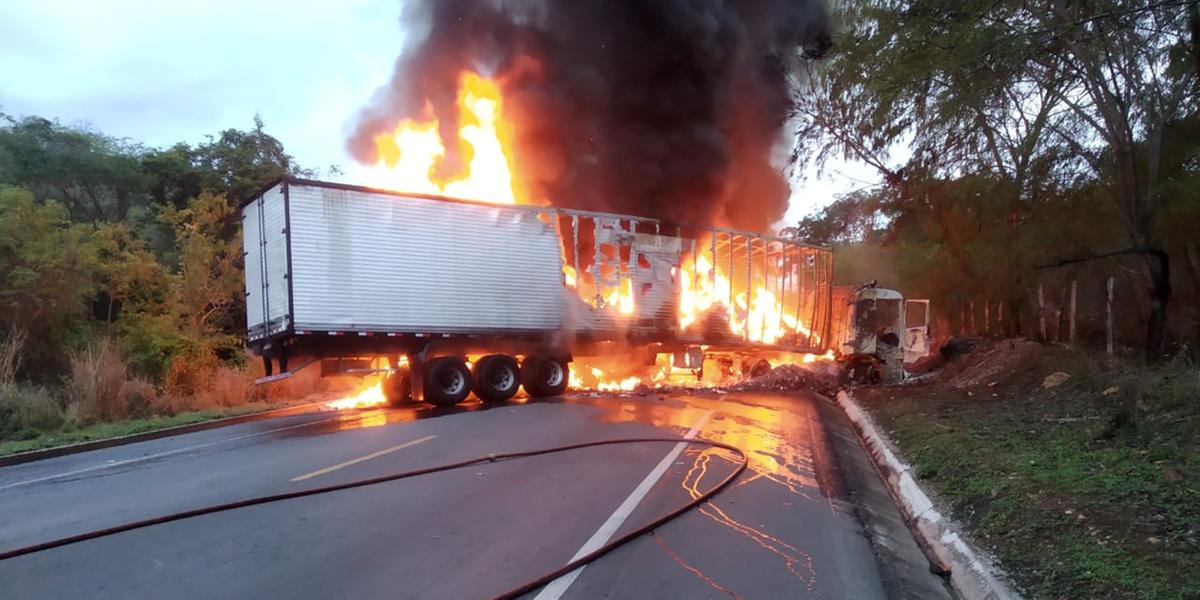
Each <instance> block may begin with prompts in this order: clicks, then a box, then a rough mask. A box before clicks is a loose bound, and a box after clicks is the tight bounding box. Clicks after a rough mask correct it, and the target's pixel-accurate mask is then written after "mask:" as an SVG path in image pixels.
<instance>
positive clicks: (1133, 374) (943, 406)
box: [856, 362, 1200, 598]
mask: <svg viewBox="0 0 1200 600" xmlns="http://www.w3.org/2000/svg"><path fill="white" fill-rule="evenodd" d="M1062 366H1063V365H1062V364H1061V363H1060V364H1058V368H1061V369H1062V370H1068V369H1067V368H1062ZM1068 366H1069V367H1070V369H1071V370H1074V375H1075V377H1073V379H1072V380H1071V383H1070V384H1067V385H1064V386H1061V387H1060V388H1055V389H1052V390H1042V389H1040V387H1038V386H1037V385H1036V383H1035V382H1032V380H1036V381H1037V382H1040V377H1042V376H1044V375H1045V373H1044V372H1037V371H1033V372H1031V374H1030V375H1029V376H1028V379H1029V380H1030V381H1025V382H1024V383H1025V385H1022V384H1021V383H1020V382H1017V383H1016V384H1015V385H1009V384H1010V381H1006V382H1005V384H1006V385H1005V386H1004V387H1003V389H997V388H986V387H984V388H981V389H977V390H972V395H970V396H968V395H967V394H966V393H965V392H962V391H949V390H947V389H943V388H939V387H936V386H919V387H918V386H906V387H903V388H876V389H871V390H862V391H860V392H856V396H857V397H858V398H859V399H860V400H861V401H862V402H863V404H864V405H865V406H866V407H867V408H868V409H869V410H870V411H871V412H872V413H873V414H874V415H875V418H876V419H877V420H878V421H879V423H880V425H882V427H883V428H884V430H886V431H887V432H888V434H889V436H890V437H891V438H892V440H893V441H894V442H895V443H896V445H897V446H899V448H900V450H901V453H902V454H903V457H904V460H906V461H908V462H909V463H910V464H911V465H912V466H913V467H914V469H915V470H916V473H917V475H918V477H919V478H920V479H921V480H922V481H923V483H924V485H925V486H926V487H930V488H932V490H933V491H934V492H935V494H936V495H937V496H939V497H940V498H941V499H942V500H943V501H945V502H947V503H948V504H949V505H950V508H951V511H952V513H953V515H954V517H955V518H956V519H957V520H959V521H960V522H961V523H963V524H964V526H965V527H966V529H967V530H968V531H969V532H970V533H971V534H972V536H973V537H974V539H975V540H976V541H977V542H978V543H980V545H982V546H983V547H985V548H986V549H988V550H989V551H991V552H993V553H994V554H995V555H996V556H997V558H999V559H1000V561H1001V564H1002V565H1003V566H1004V567H1005V569H1006V570H1007V571H1008V572H1009V573H1010V574H1011V575H1012V576H1013V577H1014V578H1015V579H1016V581H1017V583H1018V584H1019V585H1020V587H1021V588H1022V589H1023V590H1024V591H1025V592H1026V593H1027V594H1028V596H1029V597H1032V598H1094V597H1105V598H1198V597H1200V568H1198V567H1197V565H1200V548H1197V547H1196V546H1195V545H1193V544H1191V543H1189V542H1188V541H1187V539H1186V538H1187V532H1188V530H1189V528H1194V527H1197V524H1200V458H1198V456H1200V453H1198V452H1197V445H1198V442H1197V440H1198V439H1200V436H1198V435H1197V432H1198V431H1200V429H1198V428H1197V419H1196V415H1197V414H1198V413H1200V398H1198V396H1197V394H1198V393H1200V380H1197V378H1196V377H1195V371H1194V369H1192V368H1191V367H1188V366H1184V365H1168V366H1166V367H1161V368H1156V369H1152V370H1146V369H1142V370H1138V369H1134V368H1128V367H1127V368H1124V369H1121V370H1116V371H1111V372H1107V373H1106V372H1101V371H1098V370H1096V369H1093V368H1090V367H1089V366H1087V365H1086V364H1082V363H1078V364H1071V363H1069V362H1068ZM1043 370H1044V368H1043ZM1068 372H1070V371H1068ZM1020 377H1021V376H1020V375H1014V379H1019V378H1020ZM1030 383H1033V384H1032V385H1030ZM1113 386H1116V387H1119V388H1120V390H1121V392H1120V393H1115V394H1110V395H1109V396H1104V395H1103V393H1102V391H1103V390H1105V389H1108V388H1110V387H1113ZM998 387H1000V386H998ZM993 394H995V395H993ZM1128 407H1133V408H1132V409H1130V408H1128ZM1123 411H1124V412H1126V413H1130V412H1132V414H1134V415H1135V416H1134V421H1135V423H1134V424H1133V425H1126V426H1118V425H1114V422H1120V419H1119V418H1116V417H1115V415H1117V414H1120V413H1122V412H1123ZM1169 472H1170V473H1169ZM1171 473H1173V474H1175V475H1173V476H1168V475H1169V474H1171ZM1179 474H1182V478H1180V476H1179ZM1150 538H1154V541H1151V539H1150Z"/></svg>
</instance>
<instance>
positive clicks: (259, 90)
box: [0, 0, 877, 220]
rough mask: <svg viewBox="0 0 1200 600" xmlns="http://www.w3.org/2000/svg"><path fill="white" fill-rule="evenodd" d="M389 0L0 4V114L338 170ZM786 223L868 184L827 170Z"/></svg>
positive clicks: (391, 30)
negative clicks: (243, 149)
mask: <svg viewBox="0 0 1200 600" xmlns="http://www.w3.org/2000/svg"><path fill="white" fill-rule="evenodd" d="M400 11H401V2H400V1H399V0H343V1H339V2H320V1H315V0H207V1H195V0H192V1H189V2H183V1H177V0H158V1H156V2H148V1H145V0H104V1H98V0H40V1H39V0H3V1H0V112H5V113H8V114H12V115H17V116H24V115H35V114H36V115H40V116H43V117H48V118H57V119H59V120H61V121H63V122H66V123H81V122H85V123H90V124H91V125H92V126H93V127H95V128H97V129H99V130H101V131H103V132H105V133H107V134H110V135H114V136H118V137H128V138H131V139H134V140H137V141H140V142H143V143H145V144H147V145H150V146H167V145H170V144H173V143H175V142H178V141H187V142H193V143H194V142H197V141H200V140H202V139H203V138H204V135H205V134H212V133H216V132H219V131H220V130H222V129H226V128H229V127H237V128H241V129H246V128H249V127H251V126H252V125H253V118H254V114H255V113H256V112H257V113H259V114H260V115H262V118H263V120H264V122H265V124H266V128H267V131H268V132H269V133H271V134H272V135H274V136H276V137H278V138H279V139H280V140H281V141H282V142H283V144H284V146H285V147H286V148H287V150H288V152H290V153H291V154H292V155H294V156H295V157H296V159H297V160H298V161H299V162H300V164H301V165H303V166H305V167H310V168H313V167H315V168H320V169H324V168H325V167H327V166H329V165H334V164H336V165H339V166H341V167H342V168H343V170H345V172H346V174H345V175H344V176H342V179H344V180H347V181H354V180H355V173H356V171H357V167H356V165H355V164H354V162H353V161H352V160H351V159H350V157H349V156H348V155H347V154H346V153H345V150H344V149H343V148H344V141H345V139H346V132H347V128H348V125H349V123H350V121H351V119H352V118H353V116H354V115H355V114H356V112H357V110H358V109H359V108H360V107H361V106H362V105H363V104H364V103H365V102H366V101H367V100H368V99H369V98H370V97H371V93H372V92H373V91H374V90H375V89H376V88H377V87H378V86H380V85H381V84H383V83H385V82H386V81H387V79H388V77H389V75H390V73H391V70H392V65H393V63H394V61H395V59H396V56H397V54H398V53H399V52H400V48H401V44H402V42H403V41H404V38H403V31H402V28H401V26H400V22H399V16H400ZM829 171H831V173H830V174H829V175H827V177H826V178H824V179H814V178H810V179H809V181H807V182H806V183H804V184H802V186H797V187H796V189H794V190H793V201H792V207H791V209H790V210H789V212H788V220H793V219H797V218H799V217H800V216H803V215H804V214H807V213H809V212H811V211H812V210H814V209H815V208H819V207H821V206H824V205H825V204H828V203H829V202H831V201H832V200H833V197H834V195H835V194H837V193H842V192H845V191H849V190H851V189H855V188H859V187H863V186H864V185H866V184H869V183H871V182H872V181H874V180H876V179H877V178H876V177H875V176H874V174H873V173H872V172H871V171H870V170H869V169H867V168H864V167H861V166H858V165H836V166H834V167H832V168H831V169H829Z"/></svg>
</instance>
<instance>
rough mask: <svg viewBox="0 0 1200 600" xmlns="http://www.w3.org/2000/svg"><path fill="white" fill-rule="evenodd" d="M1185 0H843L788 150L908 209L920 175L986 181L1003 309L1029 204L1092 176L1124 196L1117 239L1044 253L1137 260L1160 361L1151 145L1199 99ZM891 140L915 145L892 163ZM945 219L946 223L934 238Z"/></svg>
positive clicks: (1017, 273)
mask: <svg viewBox="0 0 1200 600" xmlns="http://www.w3.org/2000/svg"><path fill="white" fill-rule="evenodd" d="M1186 4H1188V3H1186V2H1182V1H1176V0H1136V1H1134V2H1119V1H1117V0H1100V1H1091V2H1068V1H1067V0H1041V1H1036V2H1030V1H1028V0H1022V1H1017V0H1000V1H994V0H965V1H951V0H935V1H922V2H916V1H896V0H865V1H863V2H856V3H846V4H843V5H841V6H840V7H839V9H838V10H837V12H836V13H835V14H836V16H837V17H838V19H839V20H840V21H841V22H842V23H844V25H845V28H846V34H845V35H844V36H842V38H841V40H840V43H839V48H840V49H839V51H838V52H836V53H835V54H834V55H833V56H832V57H831V59H830V60H828V61H827V63H826V64H825V65H823V66H822V67H821V68H820V69H819V71H818V72H817V73H815V74H814V76H813V77H812V78H811V80H810V82H808V83H806V84H805V85H803V86H800V88H799V89H801V91H802V93H801V94H799V95H798V96H797V101H796V118H797V120H798V122H799V123H800V125H801V127H800V130H799V134H800V140H801V143H800V145H799V146H798V148H799V149H798V151H797V154H796V156H795V157H794V158H795V160H796V162H797V163H798V164H817V165H820V164H822V163H823V162H824V161H826V160H828V159H829V158H831V157H834V156H840V157H852V158H857V159H859V160H862V161H864V162H867V163H868V164H872V165H874V166H876V167H877V168H878V169H879V170H880V172H881V173H882V174H883V176H884V178H885V180H886V181H887V183H888V184H890V185H892V186H893V187H895V188H897V189H898V190H899V191H900V196H901V197H902V198H904V199H905V201H906V202H908V203H910V204H913V205H914V207H915V208H914V210H913V211H911V212H912V213H913V214H919V213H921V211H920V210H919V206H916V205H917V204H919V202H920V199H921V197H922V194H924V192H925V191H928V185H935V186H936V185H940V184H939V183H938V182H944V181H952V180H957V179H960V178H962V177H965V176H987V177H990V178H992V179H994V180H995V181H996V184H995V185H994V186H991V189H990V192H989V196H988V198H987V200H988V201H989V203H990V202H991V200H992V196H993V195H997V194H998V195H1000V196H1002V197H1005V198H1007V199H1008V203H1009V206H1010V209H1009V210H1008V211H1007V215H1001V214H996V213H995V211H994V210H990V209H989V214H992V215H993V216H992V217H991V218H993V219H996V218H1003V219H1005V220H1006V221H1007V222H1008V225H1009V238H1008V240H1007V245H1006V246H1004V256H1006V257H1007V261H1006V262H1005V263H1003V268H1002V269H997V268H993V269H992V270H991V272H989V273H988V277H989V278H992V279H995V278H996V276H997V275H1000V278H1001V279H1003V280H1005V281H1007V282H1008V284H1009V285H1008V290H1007V292H1008V293H1007V296H1008V299H1009V302H1010V303H1011V304H1013V308H1014V309H1019V308H1020V299H1021V298H1022V294H1023V291H1024V290H1023V289H1022V288H1023V287H1024V286H1023V285H1022V282H1023V278H1024V274H1025V273H1027V271H1028V270H1029V268H1030V267H1032V264H1030V263H1031V261H1030V259H1029V256H1028V255H1027V254H1025V252H1024V250H1023V249H1024V248H1026V246H1027V244H1025V243H1023V241H1022V236H1021V231H1022V229H1023V228H1024V227H1025V226H1026V225H1027V224H1028V222H1029V219H1031V218H1032V215H1034V214H1035V213H1039V212H1043V211H1041V208H1040V207H1041V205H1043V204H1046V203H1054V202H1059V201H1060V200H1061V199H1062V198H1065V197H1066V195H1065V194H1064V190H1067V189H1068V188H1078V187H1079V186H1081V185H1091V184H1093V183H1094V184H1099V185H1101V186H1102V187H1103V188H1104V189H1106V190H1108V192H1109V196H1110V198H1111V199H1112V200H1115V201H1116V203H1117V204H1118V205H1119V206H1121V207H1122V212H1121V214H1122V215H1123V220H1124V222H1125V229H1126V232H1127V233H1126V236H1125V237H1126V238H1127V239H1128V242H1127V243H1124V244H1120V245H1119V246H1116V247H1115V248H1114V247H1113V246H1111V245H1110V246H1109V247H1097V248H1092V249H1090V250H1089V251H1088V252H1086V253H1084V254H1083V255H1080V256H1070V257H1067V258H1063V257H1062V256H1060V257H1058V260H1057V261H1054V262H1055V263H1056V264H1062V263H1065V262H1073V261H1077V260H1086V259H1092V258H1096V257H1103V256H1112V255H1117V254H1123V253H1137V254H1139V255H1141V256H1143V257H1144V259H1145V264H1146V269H1147V277H1148V280H1149V281H1150V284H1149V288H1150V296H1151V298H1152V299H1153V301H1152V304H1151V307H1150V311H1149V312H1150V318H1149V319H1148V321H1147V335H1146V352H1147V355H1148V356H1153V357H1156V356H1159V355H1161V352H1162V350H1163V340H1164V333H1163V332H1164V329H1165V324H1166V314H1167V313H1166V307H1167V302H1168V300H1169V298H1170V294H1171V286H1170V281H1171V277H1170V261H1169V253H1168V251H1167V250H1166V249H1165V248H1164V247H1163V246H1162V244H1161V243H1160V242H1159V241H1158V239H1157V237H1156V235H1155V223H1156V222H1157V220H1158V219H1157V218H1156V214H1157V213H1158V212H1159V210H1160V209H1161V202H1162V201H1163V196H1162V193H1161V189H1162V186H1164V184H1165V183H1166V181H1165V179H1164V172H1163V169H1162V164H1161V163H1162V159H1161V147H1162V143H1161V142H1162V136H1163V132H1164V131H1165V128H1166V126H1167V125H1168V124H1170V123H1176V122H1180V121H1183V120H1186V119H1188V118H1190V116H1191V115H1194V114H1195V110H1196V102H1195V101H1194V100H1195V98H1196V91H1197V86H1196V77H1197V75H1196V72H1195V69H1194V66H1195V65H1193V61H1192V58H1191V57H1192V56H1193V55H1194V47H1192V46H1189V45H1188V39H1189V38H1188V34H1189V29H1188V27H1189V25H1188V9H1187V8H1186ZM899 146H908V147H909V148H910V149H911V151H912V152H911V155H912V157H911V159H909V161H908V162H907V164H906V165H904V166H903V167H896V166H892V165H890V164H889V162H888V156H889V152H890V151H893V150H894V149H895V148H897V147H899ZM923 190H924V191H923ZM1080 197H1083V198H1089V199H1091V198H1095V196H1093V195H1088V194H1085V195H1083V196H1080ZM1093 211H1094V209H1093ZM904 212H905V210H904V209H903V207H900V214H904ZM934 214H936V213H934ZM946 214H949V213H946ZM949 225H952V224H950V223H945V224H943V229H944V230H945V231H946V232H947V233H949V232H950V230H949V229H948V226H949ZM900 226H902V223H896V224H893V225H892V227H900ZM947 241H949V238H948V237H945V238H941V239H939V240H934V239H931V240H930V242H931V243H939V244H943V243H945V242H947ZM1117 243H1119V242H1117ZM948 248H949V247H948V246H947V249H948Z"/></svg>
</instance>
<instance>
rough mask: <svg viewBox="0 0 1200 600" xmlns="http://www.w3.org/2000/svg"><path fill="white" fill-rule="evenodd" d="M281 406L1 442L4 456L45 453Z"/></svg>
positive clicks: (129, 422)
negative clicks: (50, 449) (44, 451)
mask: <svg viewBox="0 0 1200 600" xmlns="http://www.w3.org/2000/svg"><path fill="white" fill-rule="evenodd" d="M281 406H283V405H280V404H256V405H253V406H238V407H233V408H228V409H221V410H198V411H191V412H183V413H179V414H176V415H170V416H155V417H149V418H145V419H129V420H124V421H114V422H111V423H94V424H91V425H83V426H74V425H70V424H68V425H67V426H66V427H64V428H63V429H62V430H59V431H53V432H49V433H47V432H42V431H35V432H34V434H33V435H32V436H28V437H26V439H9V440H7V441H0V456H6V455H9V454H15V453H17V452H28V451H30V450H41V449H44V448H53V447H55V446H65V445H67V444H76V443H79V442H90V441H93V440H103V439H108V438H114V437H121V436H126V435H133V434H136V433H145V432H147V431H155V430H158V429H166V428H168V427H178V426H180V425H191V424H193V423H201V422H204V421H211V420H213V419H220V418H224V417H236V416H238V415H245V414H250V413H255V412H261V411H264V410H270V409H273V408H280V407H281Z"/></svg>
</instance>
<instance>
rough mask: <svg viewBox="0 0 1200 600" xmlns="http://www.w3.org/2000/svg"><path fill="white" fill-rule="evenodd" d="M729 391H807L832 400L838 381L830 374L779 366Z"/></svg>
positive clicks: (794, 366)
mask: <svg viewBox="0 0 1200 600" xmlns="http://www.w3.org/2000/svg"><path fill="white" fill-rule="evenodd" d="M729 390H730V391H735V392H745V391H754V392H782V391H792V390H808V391H813V392H816V393H818V394H822V395H825V396H829V397H831V398H832V397H833V396H834V395H836V394H837V392H838V381H837V377H836V376H835V375H833V374H831V373H823V372H819V371H815V370H812V369H806V368H804V367H801V366H798V365H780V366H778V367H775V368H774V369H771V372H769V373H767V374H766V375H763V376H761V377H756V378H754V379H751V380H749V381H743V382H742V383H738V384H736V385H732V386H730V387H729Z"/></svg>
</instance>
